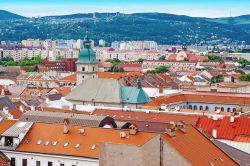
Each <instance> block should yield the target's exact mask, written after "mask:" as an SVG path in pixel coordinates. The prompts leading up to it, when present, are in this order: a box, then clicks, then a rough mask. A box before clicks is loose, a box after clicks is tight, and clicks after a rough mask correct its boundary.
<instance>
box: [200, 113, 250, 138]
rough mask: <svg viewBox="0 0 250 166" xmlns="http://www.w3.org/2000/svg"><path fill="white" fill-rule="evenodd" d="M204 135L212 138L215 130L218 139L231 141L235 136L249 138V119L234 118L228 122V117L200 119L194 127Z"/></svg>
mask: <svg viewBox="0 0 250 166" xmlns="http://www.w3.org/2000/svg"><path fill="white" fill-rule="evenodd" d="M196 126H197V127H198V128H201V129H202V130H203V131H204V132H205V133H206V134H208V135H209V136H210V137H212V130H213V129H216V130H217V138H218V139H228V140H233V139H234V138H235V137H236V136H241V135H247V136H250V127H249V126H250V118H238V117H237V118H235V119H234V122H230V117H225V118H223V119H218V120H213V119H212V118H207V117H200V118H199V121H198V123H197V125H196Z"/></svg>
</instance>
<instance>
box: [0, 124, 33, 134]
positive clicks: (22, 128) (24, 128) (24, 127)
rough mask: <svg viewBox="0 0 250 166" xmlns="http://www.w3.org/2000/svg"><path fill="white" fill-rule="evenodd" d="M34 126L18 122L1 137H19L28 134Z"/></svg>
mask: <svg viewBox="0 0 250 166" xmlns="http://www.w3.org/2000/svg"><path fill="white" fill-rule="evenodd" d="M32 125H33V123H32V122H16V123H15V124H14V125H12V126H11V127H10V128H8V129H7V130H6V131H5V132H3V133H2V134H1V136H7V137H18V136H19V135H20V134H21V133H24V132H28V131H29V128H30V127H31V126H32Z"/></svg>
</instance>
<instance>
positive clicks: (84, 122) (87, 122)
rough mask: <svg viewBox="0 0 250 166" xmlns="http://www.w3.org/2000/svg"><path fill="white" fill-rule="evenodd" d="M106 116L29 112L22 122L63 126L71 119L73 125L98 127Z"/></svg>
mask: <svg viewBox="0 0 250 166" xmlns="http://www.w3.org/2000/svg"><path fill="white" fill-rule="evenodd" d="M105 117H106V116H94V115H85V114H75V113H73V112H72V113H62V112H47V111H28V112H26V113H24V114H23V115H22V117H21V118H20V121H25V122H43V123H59V124H63V121H64V120H65V119H69V122H70V124H71V125H78V126H92V127H98V126H99V124H100V122H101V121H102V120H103V119H104V118H105Z"/></svg>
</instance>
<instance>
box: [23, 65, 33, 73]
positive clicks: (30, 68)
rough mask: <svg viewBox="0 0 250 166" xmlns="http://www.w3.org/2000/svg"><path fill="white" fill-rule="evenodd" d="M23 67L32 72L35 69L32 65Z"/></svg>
mask: <svg viewBox="0 0 250 166" xmlns="http://www.w3.org/2000/svg"><path fill="white" fill-rule="evenodd" d="M23 68H24V70H25V71H26V72H32V71H33V67H32V66H24V67H23Z"/></svg>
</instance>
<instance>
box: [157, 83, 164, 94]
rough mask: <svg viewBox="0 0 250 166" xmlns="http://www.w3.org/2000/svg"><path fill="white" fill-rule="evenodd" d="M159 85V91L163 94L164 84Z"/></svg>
mask: <svg viewBox="0 0 250 166" xmlns="http://www.w3.org/2000/svg"><path fill="white" fill-rule="evenodd" d="M158 87H159V93H160V94H162V93H163V90H164V88H163V86H162V85H161V84H160V85H159V86H158Z"/></svg>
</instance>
